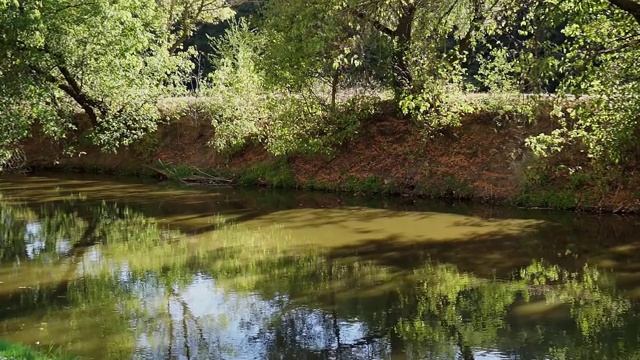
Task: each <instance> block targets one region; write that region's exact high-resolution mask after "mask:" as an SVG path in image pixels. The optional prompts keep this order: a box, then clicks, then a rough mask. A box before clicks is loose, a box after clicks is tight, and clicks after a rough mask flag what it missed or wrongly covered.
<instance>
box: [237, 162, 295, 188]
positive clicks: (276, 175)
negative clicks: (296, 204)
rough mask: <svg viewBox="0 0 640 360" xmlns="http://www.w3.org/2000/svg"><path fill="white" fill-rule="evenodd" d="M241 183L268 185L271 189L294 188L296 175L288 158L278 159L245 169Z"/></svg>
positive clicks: (241, 175)
mask: <svg viewBox="0 0 640 360" xmlns="http://www.w3.org/2000/svg"><path fill="white" fill-rule="evenodd" d="M239 177H240V178H239V181H240V183H242V184H247V185H268V186H271V187H282V188H293V187H295V186H296V179H295V175H294V174H293V173H292V172H291V169H290V168H289V165H288V163H287V160H286V158H282V157H280V158H277V159H276V160H274V161H272V162H266V163H261V164H258V165H254V166H251V167H249V168H247V169H245V170H244V171H243V172H242V173H241V174H240V176H239Z"/></svg>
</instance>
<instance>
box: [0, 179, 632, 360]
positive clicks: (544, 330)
mask: <svg viewBox="0 0 640 360" xmlns="http://www.w3.org/2000/svg"><path fill="white" fill-rule="evenodd" d="M0 192H1V193H2V198H0V337H2V338H7V339H9V340H12V341H19V342H25V343H28V344H35V343H36V342H39V343H42V344H51V343H53V344H54V345H57V346H62V347H63V348H64V349H66V350H67V351H68V352H69V353H70V354H78V355H83V356H86V357H88V358H104V359H124V358H142V359H166V358H186V359H254V358H259V359H262V358H278V359H380V358H389V359H391V358H393V359H395V358H398V359H400V358H402V359H404V358H408V359H422V358H428V359H456V358H459V359H465V360H466V359H487V358H495V359H497V358H518V359H541V358H549V359H633V358H637V357H638V356H640V341H638V339H640V330H639V329H640V320H638V319H639V318H640V317H638V316H637V315H639V314H638V311H639V310H640V307H639V306H638V297H639V296H640V261H638V258H637V256H638V251H637V249H638V246H640V242H638V240H637V236H636V235H637V233H638V231H637V230H638V224H637V221H636V219H625V218H619V217H597V216H588V215H576V214H568V213H555V212H541V211H539V212H530V211H523V210H519V209H506V208H492V207H483V206H476V205H469V204H442V203H431V202H421V201H418V202H417V203H414V202H408V201H407V200H405V199H398V201H396V200H390V199H383V198H377V199H376V198H374V199H362V198H356V197H345V196H332V195H326V194H309V193H297V192H289V193H285V192H273V191H256V192H251V191H242V190H224V191H217V190H215V191H214V190H207V189H180V188H173V187H163V186H157V185H150V184H139V183H135V182H131V183H122V182H119V181H115V180H112V179H109V178H107V179H102V178H89V179H82V178H71V179H65V178H59V177H50V178H47V177H38V178H10V179H3V180H2V181H0Z"/></svg>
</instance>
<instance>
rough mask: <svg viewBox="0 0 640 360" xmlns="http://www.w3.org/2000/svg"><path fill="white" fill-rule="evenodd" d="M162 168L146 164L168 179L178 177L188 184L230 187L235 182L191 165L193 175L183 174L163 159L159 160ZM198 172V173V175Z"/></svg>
mask: <svg viewBox="0 0 640 360" xmlns="http://www.w3.org/2000/svg"><path fill="white" fill-rule="evenodd" d="M159 163H160V166H161V167H162V168H161V169H158V168H156V167H154V166H151V165H146V167H147V168H148V169H150V170H153V171H155V172H157V173H158V174H160V175H161V176H163V177H164V178H167V179H177V180H179V181H180V183H182V184H184V185H187V186H194V185H205V186H215V187H228V186H232V185H233V184H234V181H233V179H227V178H224V177H221V176H218V175H213V174H209V173H207V172H205V171H203V170H202V169H199V168H196V167H190V168H188V169H189V172H190V173H191V174H192V175H187V176H183V175H180V174H179V173H178V171H177V170H176V169H172V168H171V167H170V166H168V165H170V164H167V165H165V164H164V163H162V161H160V162H159ZM196 174H198V175H196Z"/></svg>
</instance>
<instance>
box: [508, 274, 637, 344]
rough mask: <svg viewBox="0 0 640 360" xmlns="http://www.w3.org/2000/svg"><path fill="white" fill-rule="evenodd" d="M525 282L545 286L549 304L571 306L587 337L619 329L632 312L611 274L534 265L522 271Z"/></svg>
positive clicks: (574, 316) (572, 312) (573, 314)
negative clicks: (620, 294)
mask: <svg viewBox="0 0 640 360" xmlns="http://www.w3.org/2000/svg"><path fill="white" fill-rule="evenodd" d="M520 273H521V276H522V279H523V280H524V281H527V280H533V282H532V285H536V286H542V287H545V286H547V285H550V284H554V283H556V285H550V286H547V287H546V289H544V290H543V292H544V294H545V297H546V299H547V301H550V302H561V303H565V304H569V305H570V307H571V314H572V316H573V318H574V319H575V321H576V323H577V325H578V327H579V328H580V331H581V332H582V333H583V334H584V335H591V336H594V335H597V333H598V332H599V331H603V330H607V329H608V328H614V327H619V326H621V325H622V324H623V322H624V320H623V319H624V318H623V316H624V315H625V314H626V313H627V312H628V311H629V310H630V306H631V304H630V302H629V300H628V299H626V298H623V297H620V296H619V295H618V294H617V291H616V287H615V286H614V285H615V282H614V279H612V278H611V276H610V274H607V273H603V272H601V271H599V270H598V269H596V268H594V267H591V266H587V265H585V266H584V268H583V270H582V272H580V273H575V272H569V271H567V270H564V269H561V268H560V267H559V266H557V265H552V266H550V265H546V264H544V263H542V262H534V263H533V264H532V265H530V266H529V267H527V268H525V269H522V270H521V272H520Z"/></svg>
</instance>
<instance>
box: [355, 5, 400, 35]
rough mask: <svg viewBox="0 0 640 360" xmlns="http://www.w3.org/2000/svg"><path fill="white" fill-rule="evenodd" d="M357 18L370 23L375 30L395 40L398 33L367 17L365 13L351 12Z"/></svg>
mask: <svg viewBox="0 0 640 360" xmlns="http://www.w3.org/2000/svg"><path fill="white" fill-rule="evenodd" d="M351 12H352V13H353V14H354V15H355V16H356V17H357V18H359V19H362V20H364V21H366V22H368V23H369V24H371V26H373V28H374V29H376V30H378V31H380V32H381V33H383V34H385V35H387V36H389V37H391V38H395V37H396V32H395V31H394V30H391V29H389V28H388V27H386V26H385V25H384V24H382V23H381V22H380V21H378V20H375V19H371V18H369V17H368V16H367V14H366V13H364V12H363V11H355V10H352V11H351Z"/></svg>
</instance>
